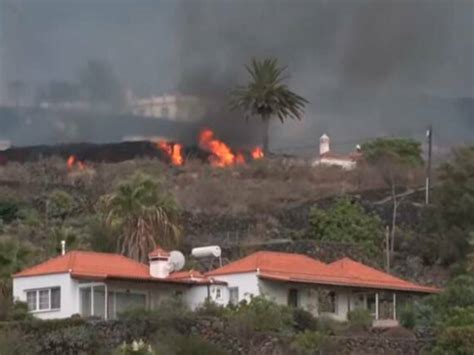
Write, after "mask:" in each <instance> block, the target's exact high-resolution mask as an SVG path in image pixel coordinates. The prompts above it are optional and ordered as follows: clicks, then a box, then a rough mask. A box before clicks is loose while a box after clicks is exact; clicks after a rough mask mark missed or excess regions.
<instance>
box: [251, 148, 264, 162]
mask: <svg viewBox="0 0 474 355" xmlns="http://www.w3.org/2000/svg"><path fill="white" fill-rule="evenodd" d="M251 155H252V158H253V159H254V160H258V159H263V149H262V147H255V148H253V149H252V152H251Z"/></svg>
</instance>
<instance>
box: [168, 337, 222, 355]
mask: <svg viewBox="0 0 474 355" xmlns="http://www.w3.org/2000/svg"><path fill="white" fill-rule="evenodd" d="M221 354H222V355H223V354H225V352H224V351H222V350H221V349H219V347H217V346H216V345H214V344H212V343H210V342H209V341H207V340H204V339H202V338H199V337H197V336H190V337H181V339H180V341H179V342H178V347H177V351H176V355H221Z"/></svg>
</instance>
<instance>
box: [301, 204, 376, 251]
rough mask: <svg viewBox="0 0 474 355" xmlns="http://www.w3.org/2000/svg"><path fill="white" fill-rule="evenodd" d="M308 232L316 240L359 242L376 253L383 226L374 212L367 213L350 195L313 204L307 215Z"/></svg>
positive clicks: (367, 249)
mask: <svg viewBox="0 0 474 355" xmlns="http://www.w3.org/2000/svg"><path fill="white" fill-rule="evenodd" d="M309 223H310V232H309V236H310V237H311V238H313V239H315V240H318V241H329V242H342V243H359V244H361V245H363V246H364V249H365V250H366V252H367V254H368V255H370V256H372V257H374V256H375V257H376V256H377V255H379V254H380V251H381V248H382V246H383V241H384V238H383V226H382V223H381V221H380V219H379V218H378V217H377V216H376V215H371V214H368V213H366V212H365V211H364V209H363V208H362V206H361V205H360V204H359V203H357V202H356V201H352V200H351V199H350V198H347V197H344V198H340V199H339V200H338V201H336V203H334V204H333V205H332V206H331V207H329V208H326V209H322V208H318V207H313V208H312V209H311V211H310V215H309Z"/></svg>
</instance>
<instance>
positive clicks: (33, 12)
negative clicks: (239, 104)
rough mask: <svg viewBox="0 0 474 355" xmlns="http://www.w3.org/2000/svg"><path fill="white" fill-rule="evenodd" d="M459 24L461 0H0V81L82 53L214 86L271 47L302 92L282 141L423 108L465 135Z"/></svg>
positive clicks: (342, 131) (69, 68) (356, 134)
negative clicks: (304, 104) (298, 112)
mask: <svg viewBox="0 0 474 355" xmlns="http://www.w3.org/2000/svg"><path fill="white" fill-rule="evenodd" d="M473 33H474V1H471V0H412V1H407V0H392V1H388V0H360V1H359V0H346V1H339V0H319V1H317V0H315V1H309V0H306V1H302V0H293V1H290V0H284V1H280V0H278V1H277V0H272V1H267V0H207V1H205V0H187V1H185V0H176V1H172V0H166V1H164V0H137V1H132V0H68V1H64V0H0V95H3V96H4V95H6V90H5V88H6V85H7V83H8V82H10V81H12V80H17V79H19V80H22V81H25V82H26V83H28V84H29V86H30V88H31V91H33V90H34V88H35V87H36V86H37V85H39V84H41V83H45V82H47V81H49V80H53V79H55V80H63V79H73V78H74V77H75V76H76V75H77V72H78V70H79V68H80V67H81V66H83V65H84V64H85V63H86V62H87V61H88V60H90V59H100V60H105V61H107V62H108V63H110V64H111V66H112V67H113V69H114V71H115V72H116V74H117V75H118V77H119V79H120V81H121V83H122V84H123V85H124V86H126V87H129V88H131V89H133V90H134V91H135V92H137V93H139V94H153V93H156V94H159V93H163V92H167V91H168V92H169V91H176V90H179V91H188V92H197V93H199V92H201V91H207V92H223V91H226V90H228V89H229V88H230V87H232V86H233V85H235V84H236V83H242V82H244V80H245V73H244V71H243V69H242V68H243V65H244V64H245V63H246V62H248V61H249V60H250V58H252V57H254V56H257V57H262V56H276V57H277V58H279V59H280V61H281V62H282V63H284V64H287V65H288V73H289V74H290V77H289V82H290V85H291V86H292V88H294V89H295V91H297V92H298V93H300V94H302V95H303V96H305V97H307V98H308V99H309V100H310V105H309V106H308V110H307V115H306V116H307V117H306V119H305V122H304V123H302V124H290V125H288V127H287V129H282V128H281V127H280V126H279V125H275V126H274V132H273V133H274V136H275V137H277V141H278V142H279V143H281V146H282V147H283V146H285V144H287V145H293V146H295V145H296V143H299V144H300V145H304V144H311V143H312V142H314V141H315V135H316V134H320V133H322V131H325V130H327V131H329V132H330V133H332V134H333V135H337V136H338V137H339V140H340V141H341V142H342V141H347V142H349V141H352V140H353V139H359V138H364V136H372V135H376V134H397V132H399V133H400V134H403V133H404V132H406V131H408V132H412V131H414V130H416V131H417V132H418V130H419V129H420V130H421V128H422V127H424V126H425V125H426V124H428V123H431V122H430V121H433V120H434V121H435V122H438V121H439V125H440V129H441V130H442V131H446V135H447V136H449V133H448V131H449V130H452V129H454V130H455V131H457V132H458V133H459V134H458V135H459V136H460V137H462V139H464V140H465V139H468V138H469V132H467V133H466V129H467V128H468V129H471V128H472V127H473V126H472V125H470V123H469V122H471V121H472V119H474V118H473V117H472V114H473V111H472V110H473V109H472V107H473V106H472V99H473V98H474V67H473V63H474V38H473V37H474V35H473ZM308 131H311V134H308ZM471 133H473V132H471Z"/></svg>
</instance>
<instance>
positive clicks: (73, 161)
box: [66, 155, 86, 170]
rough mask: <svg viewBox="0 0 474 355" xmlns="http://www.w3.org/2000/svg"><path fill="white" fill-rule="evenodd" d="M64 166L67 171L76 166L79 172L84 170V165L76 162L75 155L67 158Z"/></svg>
mask: <svg viewBox="0 0 474 355" xmlns="http://www.w3.org/2000/svg"><path fill="white" fill-rule="evenodd" d="M66 164H67V168H68V169H69V170H71V169H73V168H74V167H75V166H77V167H78V168H79V170H84V169H85V168H86V164H85V163H84V162H82V161H80V160H78V159H77V158H76V156H75V155H70V156H69V158H67V162H66Z"/></svg>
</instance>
